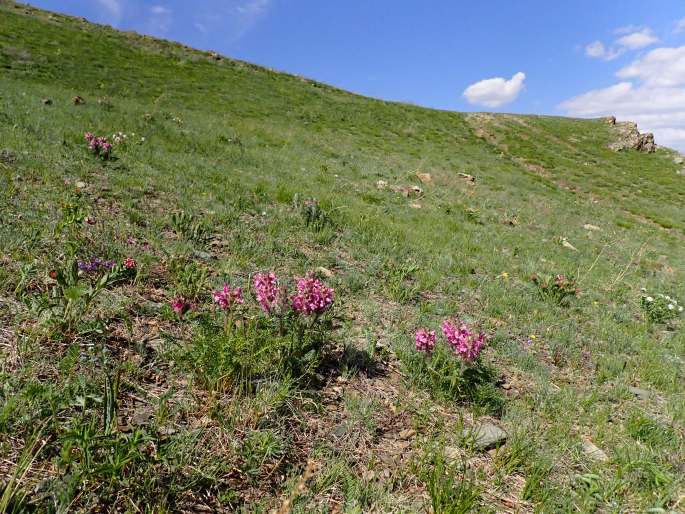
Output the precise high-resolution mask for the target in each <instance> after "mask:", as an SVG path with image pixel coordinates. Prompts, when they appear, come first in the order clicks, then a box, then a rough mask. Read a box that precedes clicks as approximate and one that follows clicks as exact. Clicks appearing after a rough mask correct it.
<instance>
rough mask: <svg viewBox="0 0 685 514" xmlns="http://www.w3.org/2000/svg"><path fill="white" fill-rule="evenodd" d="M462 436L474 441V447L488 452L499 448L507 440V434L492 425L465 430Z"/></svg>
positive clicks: (483, 424) (481, 425) (487, 424)
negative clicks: (490, 449)
mask: <svg viewBox="0 0 685 514" xmlns="http://www.w3.org/2000/svg"><path fill="white" fill-rule="evenodd" d="M462 436H463V437H464V438H466V439H467V440H472V441H473V446H474V447H475V448H478V449H479V450H487V449H489V448H493V447H495V446H499V445H501V444H503V443H504V441H506V439H507V433H506V432H505V431H504V430H502V429H501V428H500V427H498V426H497V425H493V424H492V423H487V422H486V423H481V424H478V425H476V426H474V427H473V428H472V429H464V432H463V433H462Z"/></svg>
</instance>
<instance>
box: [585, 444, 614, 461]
mask: <svg viewBox="0 0 685 514" xmlns="http://www.w3.org/2000/svg"><path fill="white" fill-rule="evenodd" d="M583 452H585V455H587V456H588V457H590V458H591V459H592V460H596V461H598V462H606V461H608V460H609V456H608V455H607V454H606V453H604V450H602V449H601V448H599V447H598V446H597V445H595V443H593V442H592V441H590V440H589V439H585V440H583Z"/></svg>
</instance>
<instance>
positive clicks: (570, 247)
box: [561, 237, 578, 252]
mask: <svg viewBox="0 0 685 514" xmlns="http://www.w3.org/2000/svg"><path fill="white" fill-rule="evenodd" d="M561 246H563V247H564V248H568V249H569V250H573V251H574V252H577V251H578V248H576V247H575V246H573V245H572V244H571V243H569V242H568V240H567V239H566V238H565V237H564V238H562V239H561Z"/></svg>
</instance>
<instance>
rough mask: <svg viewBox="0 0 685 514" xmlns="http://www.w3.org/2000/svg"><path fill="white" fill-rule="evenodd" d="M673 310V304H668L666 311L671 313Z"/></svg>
mask: <svg viewBox="0 0 685 514" xmlns="http://www.w3.org/2000/svg"><path fill="white" fill-rule="evenodd" d="M674 308H675V307H673V304H672V303H669V304H668V310H669V311H672V310H673V309H674Z"/></svg>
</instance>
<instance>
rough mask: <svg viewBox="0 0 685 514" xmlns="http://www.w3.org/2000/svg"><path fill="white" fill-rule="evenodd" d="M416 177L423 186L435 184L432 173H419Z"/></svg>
mask: <svg viewBox="0 0 685 514" xmlns="http://www.w3.org/2000/svg"><path fill="white" fill-rule="evenodd" d="M416 176H417V177H418V179H419V180H420V181H421V183H423V184H430V183H431V182H433V177H431V174H430V173H417V174H416Z"/></svg>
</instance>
